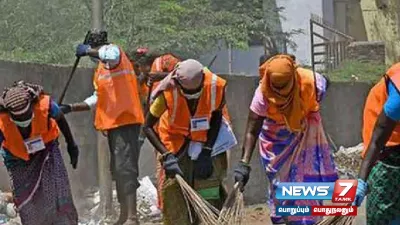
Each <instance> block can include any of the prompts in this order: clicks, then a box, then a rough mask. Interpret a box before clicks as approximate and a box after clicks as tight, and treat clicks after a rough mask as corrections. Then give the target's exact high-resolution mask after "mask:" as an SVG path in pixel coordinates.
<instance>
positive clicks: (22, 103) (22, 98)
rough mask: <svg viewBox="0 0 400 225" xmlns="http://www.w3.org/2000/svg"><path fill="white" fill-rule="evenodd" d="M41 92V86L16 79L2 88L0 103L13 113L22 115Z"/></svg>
mask: <svg viewBox="0 0 400 225" xmlns="http://www.w3.org/2000/svg"><path fill="white" fill-rule="evenodd" d="M42 93H43V87H42V86H40V85H35V84H30V83H26V82H24V81H18V82H15V83H14V84H13V85H12V86H11V87H9V88H5V89H4V92H3V95H2V97H1V98H0V104H1V107H2V108H4V109H6V110H7V111H8V112H10V113H11V114H13V115H23V114H25V113H27V112H28V111H29V109H30V108H31V105H32V103H33V102H35V101H36V100H38V98H39V96H40V94H42Z"/></svg>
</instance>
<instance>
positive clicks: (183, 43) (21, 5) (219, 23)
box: [0, 0, 286, 64]
mask: <svg viewBox="0 0 400 225" xmlns="http://www.w3.org/2000/svg"><path fill="white" fill-rule="evenodd" d="M266 1H267V2H268V1H271V0H266ZM104 2H105V7H104V22H105V27H106V28H107V30H108V32H109V39H110V40H111V41H112V42H114V43H117V44H119V45H121V46H122V47H123V48H124V49H126V50H127V51H130V50H134V49H136V48H137V47H138V46H148V47H150V48H152V49H156V50H159V51H173V52H175V53H176V54H178V55H180V56H181V57H194V58H197V57H199V56H200V55H202V54H204V53H207V52H209V51H213V50H217V49H218V48H220V47H222V46H221V44H224V45H226V44H230V45H231V46H232V47H235V48H239V49H245V48H247V47H248V43H249V40H250V39H259V40H263V41H265V42H267V40H266V39H267V38H269V39H271V38H272V39H274V38H275V39H279V38H280V37H281V36H282V35H283V36H285V37H286V34H283V33H282V32H279V31H278V30H277V29H276V27H277V23H279V16H277V15H278V14H276V12H277V10H279V9H276V6H275V5H271V7H269V5H270V4H267V5H266V4H265V1H264V4H263V1H262V0H251V1H246V0H104ZM90 4H91V1H90V0H68V1H65V0H29V1H26V0H1V1H0V38H1V40H2V41H1V42H0V59H11V60H20V61H31V62H42V63H54V64H71V63H72V62H73V61H74V59H75V58H74V48H75V46H76V45H77V44H78V43H81V42H82V41H83V40H82V39H83V38H84V35H85V34H86V31H87V30H88V29H89V28H90V21H91V9H90ZM271 12H275V14H271ZM266 15H269V16H266ZM280 39H282V38H280ZM84 62H86V63H88V62H89V61H88V60H85V61H84Z"/></svg>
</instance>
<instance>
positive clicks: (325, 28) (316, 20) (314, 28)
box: [310, 14, 355, 71]
mask: <svg viewBox="0 0 400 225" xmlns="http://www.w3.org/2000/svg"><path fill="white" fill-rule="evenodd" d="M310 36H311V64H312V68H313V70H316V69H317V70H324V71H329V70H333V69H335V68H337V67H338V66H339V65H340V63H341V62H342V61H343V60H344V59H345V58H346V47H347V45H348V44H349V43H350V42H353V41H354V40H355V39H354V38H353V37H351V36H350V35H347V34H345V33H343V32H341V31H339V30H337V29H335V28H334V26H333V25H332V24H330V23H328V22H326V21H324V20H323V18H321V17H320V16H318V15H316V14H311V18H310Z"/></svg>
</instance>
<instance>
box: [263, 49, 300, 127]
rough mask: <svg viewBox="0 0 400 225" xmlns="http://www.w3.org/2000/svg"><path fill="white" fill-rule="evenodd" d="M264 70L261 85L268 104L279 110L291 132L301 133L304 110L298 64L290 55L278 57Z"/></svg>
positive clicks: (272, 59)
mask: <svg viewBox="0 0 400 225" xmlns="http://www.w3.org/2000/svg"><path fill="white" fill-rule="evenodd" d="M264 68H265V71H264V74H263V76H262V80H261V84H260V85H261V91H262V93H263V95H264V97H265V98H266V99H267V101H268V104H269V105H270V106H272V107H276V108H277V109H278V111H279V112H280V113H281V114H282V116H283V117H284V119H285V123H286V125H287V126H288V128H289V129H290V130H291V131H301V128H302V127H301V122H302V120H303V119H304V110H303V107H302V100H301V97H300V87H299V84H298V82H299V79H300V77H299V74H298V73H297V66H296V63H295V62H294V61H293V59H292V58H291V57H290V56H288V55H277V56H274V57H273V58H271V59H270V60H268V61H267V63H266V64H265V67H264Z"/></svg>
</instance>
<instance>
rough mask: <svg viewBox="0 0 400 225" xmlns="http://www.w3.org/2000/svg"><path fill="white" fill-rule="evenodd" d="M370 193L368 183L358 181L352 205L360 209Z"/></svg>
mask: <svg viewBox="0 0 400 225" xmlns="http://www.w3.org/2000/svg"><path fill="white" fill-rule="evenodd" d="M367 191H368V183H367V182H365V181H364V180H362V179H358V185H357V192H356V197H355V199H354V202H353V204H352V205H355V206H357V207H360V205H361V204H362V202H363V200H364V198H365V196H366V195H367Z"/></svg>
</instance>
